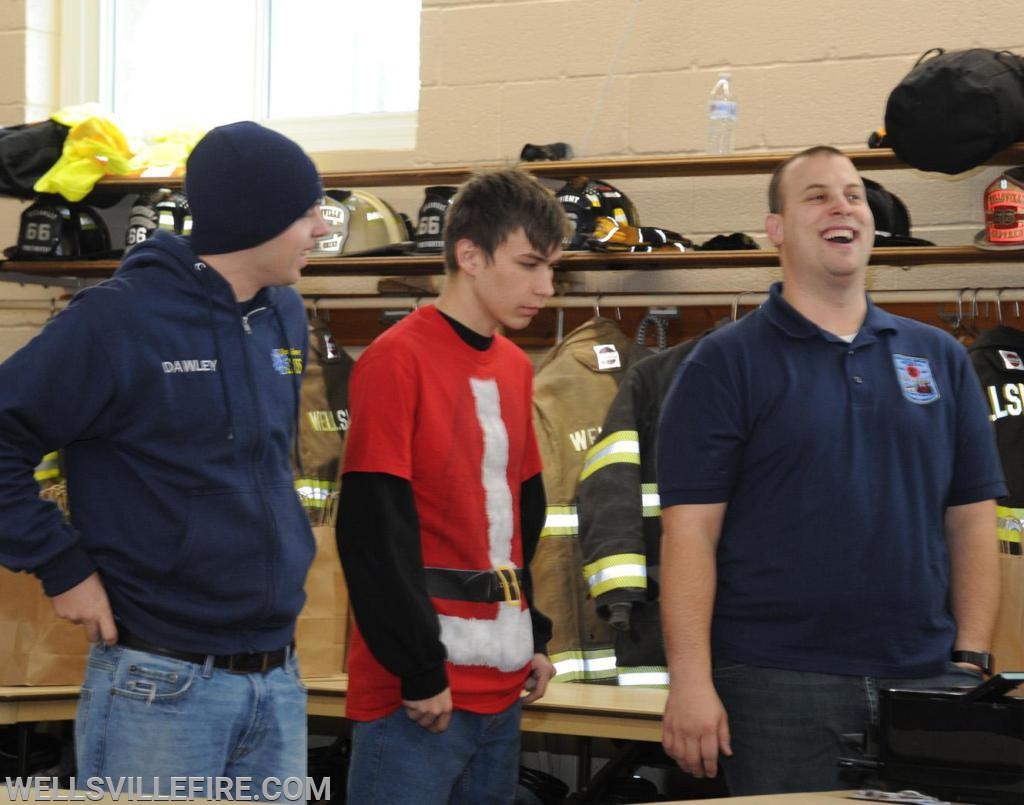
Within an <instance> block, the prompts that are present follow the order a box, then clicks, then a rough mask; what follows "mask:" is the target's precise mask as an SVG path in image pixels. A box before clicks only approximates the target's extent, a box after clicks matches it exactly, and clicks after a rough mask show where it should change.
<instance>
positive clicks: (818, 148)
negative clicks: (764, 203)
mask: <svg viewBox="0 0 1024 805" xmlns="http://www.w3.org/2000/svg"><path fill="white" fill-rule="evenodd" d="M824 154H827V155H829V156H834V157H844V156H846V154H844V153H843V152H842V151H840V150H839V149H838V148H833V147H832V146H831V145H815V146H812V147H811V148H805V149H804V150H803V151H801V152H800V153H799V154H793V156H791V157H787V158H786V159H785V160H783V161H782V162H780V163H779V164H778V165H776V166H775V170H773V171H772V180H771V181H770V182H769V183H768V212H782V175H783V174H784V173H785V172H786V168H788V167H789V166H790V165H792V164H793V163H794V162H796V161H797V160H798V159H803V158H804V157H816V156H821V155H824Z"/></svg>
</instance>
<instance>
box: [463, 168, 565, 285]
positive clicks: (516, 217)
mask: <svg viewBox="0 0 1024 805" xmlns="http://www.w3.org/2000/svg"><path fill="white" fill-rule="evenodd" d="M520 228H522V230H523V232H524V233H525V234H526V238H527V240H529V241H530V245H531V246H533V248H535V249H536V250H537V251H539V252H542V253H543V254H547V253H548V252H551V251H552V250H554V249H555V248H556V247H557V246H560V245H561V244H562V242H563V240H564V239H565V238H567V237H568V236H569V232H570V231H571V226H570V224H569V219H568V218H567V217H566V215H565V211H564V210H563V209H562V205H561V204H560V203H559V202H558V200H557V199H556V198H555V196H554V194H553V193H552V192H551V191H550V190H548V189H547V188H546V187H544V186H543V185H542V184H541V183H540V182H538V181H537V179H535V178H534V177H533V176H531V175H530V174H528V173H525V172H523V171H520V170H516V169H514V168H509V169H505V170H495V171H487V172H483V173H477V174H474V175H473V177H472V178H470V179H469V180H467V181H466V182H465V183H464V184H463V185H462V186H461V187H460V188H459V192H458V193H456V195H455V198H454V199H453V200H452V206H451V207H450V208H449V209H448V212H447V213H446V214H445V220H444V263H445V268H446V269H447V270H448V271H449V272H455V271H456V270H457V269H458V264H457V263H456V261H455V244H456V243H457V242H458V241H459V240H461V239H463V238H466V239H468V240H470V241H472V242H473V243H475V244H476V245H477V246H479V247H480V248H481V249H483V251H484V253H485V254H486V255H487V257H488V259H490V258H492V257H493V256H494V252H495V250H496V249H497V248H498V247H499V246H500V245H501V244H502V243H504V242H505V241H506V240H507V239H508V236H509V235H511V234H512V233H513V232H515V231H516V230H517V229H520Z"/></svg>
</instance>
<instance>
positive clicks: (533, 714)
mask: <svg viewBox="0 0 1024 805" xmlns="http://www.w3.org/2000/svg"><path fill="white" fill-rule="evenodd" d="M303 681H304V682H305V683H306V687H307V688H309V702H308V705H307V712H308V713H309V714H310V715H311V716H327V717H330V718H342V717H343V716H344V715H345V697H346V693H347V689H348V678H347V677H345V676H339V677H336V678H329V679H306V680H303ZM667 695H668V694H667V691H665V690H655V689H650V688H618V687H612V686H607V685H582V684H577V683H571V682H568V683H553V684H551V685H548V690H547V694H546V695H545V696H544V698H543V699H540V700H539V701H536V702H533V703H532V704H528V705H527V706H526V707H525V708H524V709H523V731H524V732H542V733H549V734H554V735H576V736H579V737H583V738H623V739H626V740H633V741H654V742H660V741H661V714H662V712H663V711H664V709H665V697H666V696H667Z"/></svg>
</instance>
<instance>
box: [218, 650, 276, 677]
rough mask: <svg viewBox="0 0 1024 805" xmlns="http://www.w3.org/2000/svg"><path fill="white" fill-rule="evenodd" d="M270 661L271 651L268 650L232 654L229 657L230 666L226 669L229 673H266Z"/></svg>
mask: <svg viewBox="0 0 1024 805" xmlns="http://www.w3.org/2000/svg"><path fill="white" fill-rule="evenodd" d="M257 660H258V662H257ZM269 662H270V653H269V652H267V651H263V652H260V653H259V654H255V653H253V654H232V655H231V656H230V657H229V658H228V667H227V669H225V670H227V672H228V673H229V674H253V673H256V672H259V673H261V674H265V673H266V672H267V665H268V664H269Z"/></svg>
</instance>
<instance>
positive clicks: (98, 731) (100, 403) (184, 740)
mask: <svg viewBox="0 0 1024 805" xmlns="http://www.w3.org/2000/svg"><path fill="white" fill-rule="evenodd" d="M185 192H186V195H187V197H188V200H189V204H190V207H191V214H192V220H193V230H192V235H191V238H188V237H180V236H176V235H172V234H170V233H167V232H162V231H160V232H157V233H156V234H155V235H154V236H153V237H152V238H151V239H149V240H146V241H144V242H143V243H141V244H139V245H138V246H136V247H135V248H134V249H133V250H132V252H131V254H130V255H129V256H128V257H127V258H126V259H125V260H124V262H123V263H122V264H121V266H120V267H119V269H118V270H117V272H116V273H115V274H114V276H113V278H112V279H110V280H108V281H106V282H103V283H100V284H99V285H97V286H95V287H92V288H88V289H86V290H84V291H82V292H80V293H79V294H78V295H77V296H76V297H75V299H74V300H72V302H71V304H70V305H68V307H67V309H66V310H64V311H63V312H61V313H60V314H59V315H58V316H56V317H55V318H54V319H53V320H52V321H50V322H49V323H48V324H47V325H46V326H45V327H44V328H43V330H42V331H41V332H40V333H39V335H38V336H36V337H35V338H34V339H33V340H32V341H31V342H29V343H28V344H27V345H26V346H25V347H24V348H22V349H21V350H19V351H18V352H16V353H15V354H14V355H12V356H11V357H10V358H9V359H8V360H7V361H5V362H4V363H3V364H0V478H2V479H3V480H2V482H0V563H2V564H3V565H5V566H7V567H9V568H11V569H14V570H25V571H29V572H31V573H34V574H35V575H36V576H38V577H39V579H40V581H41V582H42V584H43V588H44V589H45V591H46V593H47V594H48V595H49V596H51V598H52V601H53V606H54V609H55V611H56V613H57V614H58V615H59V616H60V617H63V618H67V619H68V620H71V621H74V622H75V623H80V624H82V626H83V628H84V629H85V632H86V635H87V636H88V638H89V640H90V641H92V643H93V647H92V650H91V652H90V655H89V660H88V668H87V671H86V677H85V681H84V684H83V686H82V695H81V702H80V705H79V710H78V718H77V722H76V725H75V740H76V753H77V779H78V780H79V781H85V780H86V778H89V777H107V778H110V779H111V781H112V782H113V783H115V784H116V781H117V779H118V778H127V777H132V778H137V779H138V778H141V779H140V780H138V782H136V786H138V785H139V784H141V786H142V789H143V790H145V791H157V790H159V793H164V794H167V793H174V792H173V791H171V785H172V783H171V778H172V777H179V778H180V777H193V778H204V780H203V781H202V785H201V786H200V787H198V788H191V789H190V790H189V791H188V793H189V794H190V795H199V796H211V795H213V793H214V790H211V789H212V788H213V787H214V786H218V785H219V786H225V785H228V786H241V785H247V786H250V787H251V789H252V791H251V792H249V793H252V792H255V793H259V794H261V795H263V794H264V793H266V792H264V791H263V789H262V786H263V783H264V781H265V780H266V778H270V777H275V778H278V779H280V780H284V779H286V778H289V777H299V778H301V777H304V776H305V763H306V713H305V693H304V690H303V688H302V685H301V683H300V681H299V676H298V667H297V664H296V661H295V657H294V654H293V649H292V637H293V633H294V629H295V619H296V616H297V615H298V613H299V610H300V609H301V607H302V604H303V600H304V594H303V583H304V580H305V576H306V571H307V569H308V567H309V564H310V562H311V560H312V558H313V551H314V545H313V538H312V534H311V532H310V528H309V524H308V520H307V518H306V517H305V515H304V514H303V511H302V508H301V507H300V505H299V502H298V499H297V497H296V494H295V489H294V486H293V480H292V470H291V466H290V463H289V455H290V451H291V449H292V442H293V437H294V433H295V427H296V421H297V412H298V400H299V383H300V380H301V375H302V367H303V362H304V360H305V357H306V350H307V330H306V319H305V315H304V312H303V307H302V301H301V299H300V298H299V296H298V294H297V293H296V292H295V291H294V290H292V289H290V288H287V287H284V286H288V285H291V284H292V283H294V282H295V281H296V280H297V279H298V278H299V274H300V271H301V269H302V267H303V265H304V264H305V263H306V259H307V256H308V254H309V252H310V250H311V249H313V248H314V245H315V243H316V241H317V239H318V238H320V237H323V235H325V234H326V232H327V227H326V225H325V224H324V221H323V219H322V218H321V216H320V210H319V201H320V197H321V195H322V188H321V184H320V178H319V175H318V173H317V171H316V168H315V166H314V165H313V163H312V161H311V160H310V159H309V157H308V156H307V155H306V154H305V153H304V152H303V151H302V149H301V148H299V146H298V145H297V144H295V143H294V142H292V141H291V140H289V139H287V138H286V137H283V136H282V135H280V134H277V133H276V132H273V131H271V130H269V129H266V128H263V127H261V126H259V125H257V124H255V123H251V122H240V123H233V124H230V125H227V126H221V127H218V128H215V129H213V130H211V131H210V132H209V133H207V134H206V136H205V137H204V138H203V139H202V140H201V141H200V142H199V143H198V144H197V145H196V147H195V148H194V150H193V151H192V154H191V155H190V157H189V160H188V163H187V166H186V178H185ZM56 449H62V450H63V451H64V459H65V466H66V472H67V478H68V495H69V506H70V511H71V517H70V522H65V521H64V520H63V519H62V517H61V515H60V512H59V511H58V510H57V509H56V507H55V506H53V505H52V504H51V503H48V502H44V501H42V500H40V498H39V495H38V487H37V486H36V483H35V481H34V479H33V475H32V471H33V468H34V467H35V465H36V464H37V463H38V461H39V459H40V457H41V456H42V455H43V454H45V453H48V452H50V451H53V450H56ZM229 779H230V781H231V782H225V781H227V780H229ZM191 784H192V783H191V781H190V785H191ZM179 793H180V792H179ZM221 793H222V794H223V793H225V792H224V791H223V790H222V791H221ZM227 793H230V794H232V795H233V796H235V797H236V798H237V797H238V796H244V795H245V794H246V793H247V792H245V791H242V790H241V789H240V788H231V789H229V790H228V791H227Z"/></svg>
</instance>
